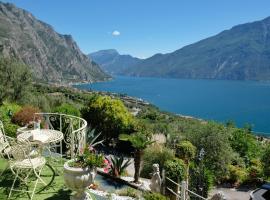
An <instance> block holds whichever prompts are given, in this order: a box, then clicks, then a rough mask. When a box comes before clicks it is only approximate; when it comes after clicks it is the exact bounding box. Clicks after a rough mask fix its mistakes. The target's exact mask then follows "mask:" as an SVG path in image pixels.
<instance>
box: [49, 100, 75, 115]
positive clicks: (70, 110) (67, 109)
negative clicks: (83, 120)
mask: <svg viewBox="0 0 270 200" xmlns="http://www.w3.org/2000/svg"><path fill="white" fill-rule="evenodd" d="M53 111H54V112H57V113H64V114H68V115H74V116H80V111H79V110H78V109H77V108H76V107H75V106H73V105H71V104H67V103H63V104H62V105H60V106H57V107H56V108H54V110H53Z"/></svg>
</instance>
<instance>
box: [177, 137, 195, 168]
mask: <svg viewBox="0 0 270 200" xmlns="http://www.w3.org/2000/svg"><path fill="white" fill-rule="evenodd" d="M195 155H196V147H195V146H194V145H193V144H192V143H191V142H190V141H181V142H179V144H178V145H177V146H176V156H177V157H179V158H181V159H183V160H184V161H185V162H186V163H188V162H189V161H190V160H192V159H194V158H195Z"/></svg>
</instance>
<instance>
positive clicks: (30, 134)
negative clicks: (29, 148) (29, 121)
mask: <svg viewBox="0 0 270 200" xmlns="http://www.w3.org/2000/svg"><path fill="white" fill-rule="evenodd" d="M17 139H18V140H20V139H21V140H22V141H24V140H28V141H29V142H30V143H32V144H35V145H38V146H39V149H40V151H43V150H44V147H46V146H48V145H51V146H54V147H60V154H61V155H62V144H61V142H62V140H63V139H64V135H63V133H62V132H61V131H58V130H52V129H34V130H30V131H25V132H23V133H21V134H19V135H18V136H17ZM57 143H60V145H56V144H57ZM50 148H51V147H49V148H47V149H48V150H50ZM49 153H50V154H52V152H51V151H50V152H49Z"/></svg>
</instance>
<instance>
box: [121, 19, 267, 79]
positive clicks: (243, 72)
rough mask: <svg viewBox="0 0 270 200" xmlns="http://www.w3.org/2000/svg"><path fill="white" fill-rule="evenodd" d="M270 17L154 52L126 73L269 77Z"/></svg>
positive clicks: (179, 76) (189, 76) (249, 77)
mask: <svg viewBox="0 0 270 200" xmlns="http://www.w3.org/2000/svg"><path fill="white" fill-rule="evenodd" d="M269 33H270V17H268V18H265V19H264V20H261V21H256V22H253V23H246V24H242V25H238V26H235V27H233V28H231V29H230V30H226V31H223V32H221V33H219V34H217V35H215V36H213V37H209V38H207V39H204V40H201V41H199V42H196V43H194V44H191V45H188V46H185V47H183V48H181V49H179V50H177V51H174V52H172V53H168V54H156V55H154V56H152V57H150V58H148V59H145V60H143V61H142V62H140V63H138V64H137V65H135V66H131V67H129V68H128V69H126V70H125V71H124V74H126V75H132V76H150V77H151V76H152V77H170V78H193V79H230V80H269V79H270V56H269V55H270V34H269Z"/></svg>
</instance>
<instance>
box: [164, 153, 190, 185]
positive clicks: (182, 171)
mask: <svg viewBox="0 0 270 200" xmlns="http://www.w3.org/2000/svg"><path fill="white" fill-rule="evenodd" d="M164 169H165V173H166V177H168V178H170V179H172V180H173V181H175V182H178V181H179V182H181V181H182V180H185V178H186V177H185V176H186V165H185V163H184V161H183V160H181V159H178V158H174V159H173V160H168V161H166V162H165V165H164Z"/></svg>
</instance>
